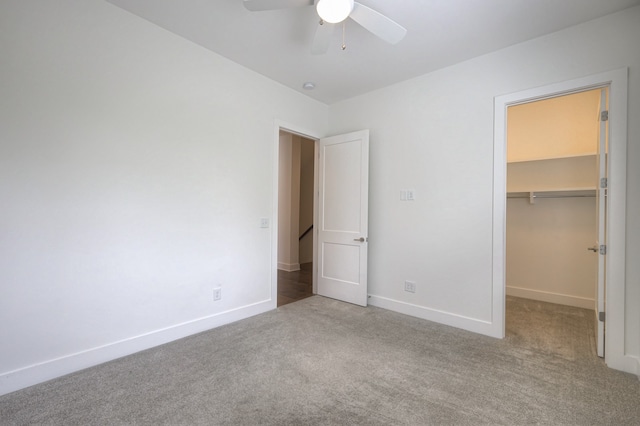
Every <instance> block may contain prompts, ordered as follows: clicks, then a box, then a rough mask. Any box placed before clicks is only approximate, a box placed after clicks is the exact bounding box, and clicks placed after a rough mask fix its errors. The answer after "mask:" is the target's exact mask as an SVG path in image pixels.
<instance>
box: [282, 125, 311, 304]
mask: <svg viewBox="0 0 640 426" xmlns="http://www.w3.org/2000/svg"><path fill="white" fill-rule="evenodd" d="M278 155H279V158H278V248H277V253H278V259H277V262H278V268H277V269H278V270H277V288H278V291H277V299H278V300H277V306H282V305H286V304H287V303H292V302H295V301H298V300H301V299H304V298H306V297H309V296H312V295H313V282H312V276H313V263H312V262H313V245H314V232H313V220H314V194H313V191H314V184H315V172H314V168H315V141H314V140H312V139H308V138H306V137H304V136H301V135H298V134H294V133H290V132H287V131H284V130H280V134H279V149H278Z"/></svg>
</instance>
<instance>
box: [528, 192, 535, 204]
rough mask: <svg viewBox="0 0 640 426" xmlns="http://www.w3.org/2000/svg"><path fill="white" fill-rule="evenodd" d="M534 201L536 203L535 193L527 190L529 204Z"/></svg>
mask: <svg viewBox="0 0 640 426" xmlns="http://www.w3.org/2000/svg"><path fill="white" fill-rule="evenodd" d="M535 203H536V193H535V192H529V204H535Z"/></svg>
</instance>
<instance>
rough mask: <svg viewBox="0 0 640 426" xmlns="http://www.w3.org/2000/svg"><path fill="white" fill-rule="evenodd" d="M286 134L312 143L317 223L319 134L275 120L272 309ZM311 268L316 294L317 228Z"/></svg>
mask: <svg viewBox="0 0 640 426" xmlns="http://www.w3.org/2000/svg"><path fill="white" fill-rule="evenodd" d="M281 131H283V132H287V133H291V134H294V135H298V136H302V137H304V138H306V139H310V140H312V141H313V142H314V153H313V155H314V166H313V223H314V225H315V224H316V223H318V207H317V206H318V141H319V140H320V139H321V138H322V136H320V135H319V134H317V133H316V132H314V131H311V130H309V129H305V128H303V127H301V126H298V125H295V124H291V123H287V122H285V121H282V120H275V124H274V137H273V140H274V145H273V171H272V176H273V182H272V188H273V189H272V193H273V198H272V206H271V211H272V218H271V261H270V262H271V263H270V264H271V305H272V308H273V309H276V308H277V307H278V215H279V211H278V200H279V197H280V194H279V187H278V176H279V167H280V132H281ZM312 233H313V241H314V243H313V267H312V270H311V279H312V292H313V294H317V293H318V288H317V285H318V284H317V283H318V280H317V277H318V269H317V268H318V252H317V247H316V241H317V238H318V235H317V227H316V226H314V227H313V230H312Z"/></svg>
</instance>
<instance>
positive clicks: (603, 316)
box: [598, 312, 606, 322]
mask: <svg viewBox="0 0 640 426" xmlns="http://www.w3.org/2000/svg"><path fill="white" fill-rule="evenodd" d="M605 317H606V315H605V313H604V312H598V321H600V322H604V319H605Z"/></svg>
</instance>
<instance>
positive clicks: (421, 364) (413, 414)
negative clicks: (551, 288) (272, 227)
mask: <svg viewBox="0 0 640 426" xmlns="http://www.w3.org/2000/svg"><path fill="white" fill-rule="evenodd" d="M507 305H508V313H507V324H508V330H507V337H506V338H505V339H503V340H499V339H493V338H490V337H485V336H481V335H477V334H473V333H469V332H466V331H462V330H459V329H455V328H451V327H447V326H443V325H439V324H435V323H432V322H428V321H423V320H420V319H416V318H412V317H408V316H404V315H401V314H398V313H394V312H391V311H387V310H383V309H379V308H375V307H368V308H361V307H358V306H354V305H350V304H346V303H342V302H338V301H335V300H331V299H326V298H323V297H319V296H313V297H310V298H307V299H304V300H301V301H299V302H296V303H291V304H288V305H285V306H283V307H281V308H278V309H277V310H274V311H271V312H268V313H265V314H262V315H258V316H255V317H252V318H249V319H246V320H243V321H239V322H236V323H233V324H229V325H226V326H223V327H219V328H217V329H214V330H211V331H208V332H205V333H201V334H198V335H195V336H191V337H187V338H185V339H181V340H179V341H176V342H173V343H169V344H166V345H163V346H160V347H157V348H154V349H150V350H147V351H144V352H141V353H138V354H135V355H131V356H128V357H125V358H121V359H118V360H115V361H112V362H109V363H106V364H102V365H100V366H97V367H93V368H90V369H87V370H84V371H81V372H78V373H74V374H71V375H68V376H65V377H62V378H59V379H56V380H52V381H50V382H47V383H44V384H40V385H37V386H33V387H31V388H28V389H24V390H21V391H18V392H14V393H12V394H9V395H5V396H3V397H0V419H1V420H0V423H2V424H3V425H17V424H19V425H22V424H52V425H90V424H100V425H121V424H122V425H128V424H149V425H152V424H153V425H156V424H170V425H181V424H184V425H190V424H201V425H258V424H260V425H313V424H327V425H351V424H362V425H429V424H438V425H439V424H451V425H466V424H468V425H477V424H491V425H496V424H505V425H518V424H532V423H535V424H551V425H559V424H564V425H605V424H610V425H632V424H633V425H637V424H639V422H640V403H639V401H640V381H639V380H638V378H637V377H636V376H633V375H630V374H625V373H621V372H618V371H615V370H611V369H608V368H607V367H606V366H605V365H604V363H603V362H602V360H600V359H599V358H597V357H596V355H595V353H594V339H593V318H591V317H592V316H593V314H592V312H591V311H587V310H583V309H576V308H568V307H563V306H558V305H551V304H547V303H542V302H534V301H528V300H523V299H515V298H509V299H508V303H507Z"/></svg>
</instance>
